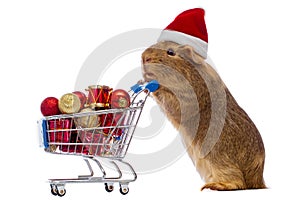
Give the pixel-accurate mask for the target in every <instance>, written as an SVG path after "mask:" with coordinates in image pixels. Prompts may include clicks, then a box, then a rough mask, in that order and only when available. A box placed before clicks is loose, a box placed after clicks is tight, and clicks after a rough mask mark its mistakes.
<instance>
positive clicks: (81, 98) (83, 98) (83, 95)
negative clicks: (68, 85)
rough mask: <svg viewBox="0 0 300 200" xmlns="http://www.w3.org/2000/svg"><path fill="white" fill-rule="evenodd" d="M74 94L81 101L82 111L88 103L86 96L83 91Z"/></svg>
mask: <svg viewBox="0 0 300 200" xmlns="http://www.w3.org/2000/svg"><path fill="white" fill-rule="evenodd" d="M73 94H76V95H77V96H78V98H79V99H80V109H82V108H83V107H84V105H85V103H86V95H85V94H84V93H83V92H81V91H75V92H73Z"/></svg>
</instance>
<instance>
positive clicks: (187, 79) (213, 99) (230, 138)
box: [142, 42, 266, 190]
mask: <svg viewBox="0 0 300 200" xmlns="http://www.w3.org/2000/svg"><path fill="white" fill-rule="evenodd" d="M168 49H172V50H173V51H174V52H175V53H176V55H174V56H172V55H168V54H167V50H168ZM142 60H143V68H142V69H143V76H144V79H145V81H149V80H152V79H156V80H158V82H159V83H160V88H159V89H158V90H157V91H156V92H154V93H153V96H154V98H155V100H156V102H157V103H158V105H159V106H160V108H161V110H162V111H163V112H164V113H165V115H166V116H167V118H168V119H169V120H170V121H171V123H172V124H173V125H174V126H175V127H176V128H177V129H178V130H179V132H180V133H181V136H182V139H183V142H184V144H185V146H186V148H187V151H188V153H189V156H190V157H191V159H192V161H193V163H194V165H195V167H196V168H197V171H198V172H199V173H200V175H201V177H202V178H203V179H204V181H205V182H206V184H205V185H204V186H203V187H202V188H201V190H203V189H206V188H209V189H212V190H239V189H258V188H266V186H265V184H264V180H263V169H264V160H265V150H264V145H263V141H262V138H261V136H260V134H259V131H258V130H257V128H256V126H255V125H254V123H253V122H252V121H251V119H250V118H249V116H248V115H247V114H246V112H245V111H244V110H243V109H242V108H241V107H240V106H239V105H238V104H237V102H236V101H235V99H234V98H233V97H232V95H231V93H230V92H229V90H228V89H227V87H226V86H225V84H224V83H223V81H222V80H221V78H220V77H219V75H218V74H217V72H216V71H215V70H214V69H213V68H212V67H211V66H210V65H208V64H207V63H206V62H205V60H204V59H203V58H202V57H201V56H200V55H198V54H197V53H195V52H194V50H193V48H192V47H190V46H187V45H178V44H176V43H173V42H159V43H157V44H155V45H153V46H151V47H150V48H148V49H147V50H145V52H144V53H143V55H142Z"/></svg>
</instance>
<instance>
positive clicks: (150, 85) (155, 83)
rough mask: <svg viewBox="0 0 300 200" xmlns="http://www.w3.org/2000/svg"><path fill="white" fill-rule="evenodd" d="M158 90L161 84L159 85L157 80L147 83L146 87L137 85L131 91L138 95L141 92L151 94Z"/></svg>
mask: <svg viewBox="0 0 300 200" xmlns="http://www.w3.org/2000/svg"><path fill="white" fill-rule="evenodd" d="M158 88H159V83H158V81H157V80H152V81H149V82H148V83H146V84H144V85H141V84H138V83H137V84H135V85H133V86H131V87H130V89H131V90H132V91H133V92H134V93H138V92H140V91H141V90H148V91H149V92H155V91H156V90H157V89H158Z"/></svg>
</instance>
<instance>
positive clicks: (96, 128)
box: [38, 81, 159, 196]
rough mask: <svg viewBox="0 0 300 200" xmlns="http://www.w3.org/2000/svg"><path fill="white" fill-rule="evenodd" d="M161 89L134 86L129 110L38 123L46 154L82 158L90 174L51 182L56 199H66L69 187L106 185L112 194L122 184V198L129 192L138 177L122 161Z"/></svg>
mask: <svg viewBox="0 0 300 200" xmlns="http://www.w3.org/2000/svg"><path fill="white" fill-rule="evenodd" d="M158 87H159V84H158V83H157V81H150V82H148V83H147V84H144V85H139V84H136V85H134V86H132V87H131V91H130V93H131V104H130V106H129V107H127V108H122V109H107V110H98V111H90V112H83V113H82V112H80V113H75V114H61V115H53V116H47V117H44V118H42V119H41V120H39V121H38V124H39V127H40V135H41V138H42V146H43V147H44V150H45V151H46V152H49V153H52V154H65V155H76V156H81V157H82V158H83V160H84V161H85V163H86V164H87V166H88V169H89V172H90V174H88V175H79V176H78V177H76V178H64V179H49V183H50V187H51V193H52V194H53V195H57V196H64V195H65V193H66V189H65V185H66V184H67V183H104V186H105V189H106V191H107V192H111V191H113V189H114V183H119V185H120V192H121V194H124V195H125V194H127V193H128V192H129V188H128V184H129V183H130V182H133V181H135V180H136V178H137V175H136V172H135V171H134V169H133V167H132V166H131V165H130V164H129V163H128V162H125V161H123V160H122V159H123V158H124V157H125V155H126V152H127V150H128V147H129V144H130V141H131V139H132V136H133V133H134V131H135V128H136V126H137V123H138V121H139V118H140V115H141V112H142V109H143V106H144V104H145V102H146V99H147V97H148V96H149V94H150V93H151V92H153V91H155V90H156V89H157V88H158ZM99 121H100V122H101V123H99ZM103 160H106V162H109V163H110V164H111V166H113V168H114V171H115V172H116V174H117V175H116V176H114V177H112V176H109V175H108V173H107V170H105V168H104V167H103V162H104V161H103ZM90 162H94V166H97V167H96V168H97V169H98V170H99V169H100V171H99V172H100V176H96V175H95V174H94V170H93V168H92V165H91V163H90ZM121 166H123V168H124V166H126V168H127V173H128V171H129V174H130V176H129V178H128V177H127V176H123V175H124V173H123V171H122V170H121ZM127 175H128V174H127ZM126 177H127V178H126Z"/></svg>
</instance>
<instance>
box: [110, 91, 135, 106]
mask: <svg viewBox="0 0 300 200" xmlns="http://www.w3.org/2000/svg"><path fill="white" fill-rule="evenodd" d="M110 104H111V108H127V107H129V106H130V96H129V94H128V92H126V91H125V90H122V89H117V90H114V91H113V92H112V94H111V99H110Z"/></svg>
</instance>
